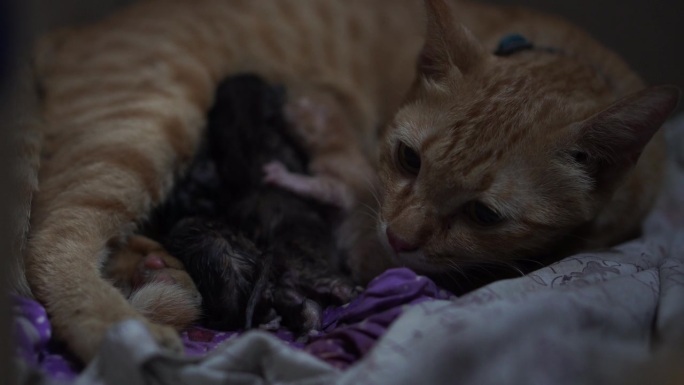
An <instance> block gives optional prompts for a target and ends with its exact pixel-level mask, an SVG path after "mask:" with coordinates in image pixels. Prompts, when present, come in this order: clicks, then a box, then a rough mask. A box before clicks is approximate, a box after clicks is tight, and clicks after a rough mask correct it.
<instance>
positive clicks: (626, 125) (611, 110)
mask: <svg viewBox="0 0 684 385" xmlns="http://www.w3.org/2000/svg"><path fill="white" fill-rule="evenodd" d="M679 94H680V92H679V89H678V88H676V87H673V86H658V87H650V88H647V89H645V90H643V91H641V92H637V93H635V94H633V95H630V96H627V97H625V98H623V99H622V100H619V101H617V102H616V103H614V104H613V105H611V106H610V107H608V108H607V109H605V110H603V111H601V112H599V113H598V114H596V115H594V116H592V117H590V118H589V119H587V120H585V121H583V122H581V123H580V124H579V125H578V126H577V127H578V131H577V132H576V134H577V135H578V141H577V145H578V148H579V149H581V150H580V152H579V153H580V154H581V156H580V160H578V161H579V162H580V163H582V162H589V163H590V164H589V165H588V166H589V169H591V170H593V172H592V174H593V175H592V177H593V178H594V179H595V182H596V184H597V187H598V188H603V187H605V188H611V187H612V186H613V185H614V183H615V182H616V181H618V180H620V179H621V178H622V176H623V175H624V174H625V173H626V172H628V171H629V170H631V169H632V168H633V167H634V166H635V165H636V163H637V161H638V160H639V157H640V155H641V153H642V152H643V151H644V148H645V147H646V145H647V144H648V142H649V141H650V140H651V138H652V137H653V135H655V133H656V132H657V131H658V129H660V127H661V126H662V125H663V124H664V123H665V121H666V120H667V118H668V117H669V116H670V114H671V113H672V112H673V111H674V109H675V108H676V107H677V102H678V100H679Z"/></svg>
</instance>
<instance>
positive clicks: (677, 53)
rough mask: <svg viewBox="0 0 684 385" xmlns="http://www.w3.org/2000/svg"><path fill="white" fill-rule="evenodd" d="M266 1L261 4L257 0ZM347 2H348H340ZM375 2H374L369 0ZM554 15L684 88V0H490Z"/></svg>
mask: <svg viewBox="0 0 684 385" xmlns="http://www.w3.org/2000/svg"><path fill="white" fill-rule="evenodd" d="M255 1H263V0H255ZM342 1H344V0H342ZM369 1H372V0H369ZM36 2H37V5H36V6H37V7H38V9H37V10H38V11H39V12H38V13H39V14H40V17H39V18H37V20H36V22H37V24H38V25H40V26H42V28H43V29H44V28H47V27H48V26H55V25H60V24H64V23H69V22H74V21H83V20H88V19H90V18H94V17H99V16H100V15H103V14H105V13H106V12H108V11H109V10H111V9H113V8H116V7H117V6H119V5H121V4H126V3H130V2H132V0H36ZM488 2H491V3H498V4H518V5H524V6H528V7H531V8H535V9H540V10H544V11H547V12H552V13H555V14H558V15H561V16H563V17H565V18H566V19H568V20H570V21H572V22H574V23H575V24H578V25H580V26H582V27H584V28H585V29H586V30H587V31H589V32H590V33H591V34H592V35H593V36H594V37H595V38H597V39H598V40H599V41H601V42H602V43H604V44H605V45H607V46H608V47H611V48H612V49H614V50H615V51H617V52H618V53H619V54H621V55H622V56H623V57H624V58H625V60H627V62H628V63H629V64H630V65H631V66H632V67H633V68H634V69H635V70H637V72H639V73H640V74H641V75H642V76H643V77H644V78H645V79H646V80H647V81H648V82H649V83H651V84H664V83H670V84H675V85H678V86H679V87H681V88H684V26H683V25H682V24H684V1H682V0H594V1H590V0H556V1H549V0H489V1H488Z"/></svg>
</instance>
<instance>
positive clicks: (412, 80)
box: [25, 0, 677, 359]
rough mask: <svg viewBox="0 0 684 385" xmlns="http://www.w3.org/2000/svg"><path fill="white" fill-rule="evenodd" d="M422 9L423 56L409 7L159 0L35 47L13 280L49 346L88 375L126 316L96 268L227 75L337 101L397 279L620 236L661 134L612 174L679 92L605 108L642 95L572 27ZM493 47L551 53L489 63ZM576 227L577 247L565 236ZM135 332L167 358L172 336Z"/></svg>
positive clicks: (651, 184) (415, 11)
mask: <svg viewBox="0 0 684 385" xmlns="http://www.w3.org/2000/svg"><path fill="white" fill-rule="evenodd" d="M426 4H427V5H428V9H430V10H431V12H429V13H428V15H431V16H430V17H429V18H428V38H427V39H425V37H424V36H425V30H426V28H425V25H426V24H425V17H424V15H425V11H424V6H423V3H422V2H421V1H417V0H385V1H383V0H376V1H362V0H347V1H337V0H308V1H302V0H277V1H269V2H262V1H259V2H257V1H247V0H242V1H237V0H236V1H228V0H223V1H221V0H198V1H182V0H165V1H161V0H159V1H147V2H141V3H139V4H137V5H134V6H133V7H131V8H129V9H127V10H125V11H123V12H120V13H118V14H116V15H114V16H112V17H110V18H109V19H107V20H106V21H104V22H101V23H99V24H97V25H94V26H88V27H83V28H78V29H74V30H70V31H64V32H62V33H58V34H55V35H53V36H52V38H50V39H48V40H46V41H45V42H44V44H43V45H42V46H41V48H40V49H39V51H38V57H37V71H38V76H39V78H40V83H41V86H42V90H43V93H44V95H43V96H44V99H43V100H44V120H45V127H44V128H45V129H44V136H45V143H44V149H43V159H42V161H43V163H42V166H41V170H40V176H39V177H40V191H39V192H38V193H37V195H36V197H35V199H34V202H33V215H32V218H31V225H32V232H31V236H30V241H29V243H28V250H27V253H26V258H25V265H26V272H27V278H28V281H29V284H30V285H31V289H32V291H33V293H34V295H35V296H36V297H37V298H38V299H39V300H41V301H42V302H43V303H45V305H46V307H47V309H48V312H49V313H50V315H51V317H52V321H53V324H54V327H55V331H56V333H57V335H58V336H59V337H60V338H62V339H65V340H66V341H67V342H68V343H69V345H70V347H71V348H72V349H73V350H74V351H75V352H76V353H77V354H78V355H79V356H80V357H82V358H84V359H89V358H90V357H92V356H93V355H94V353H95V351H96V348H97V346H98V345H99V342H100V339H101V337H102V335H103V333H104V331H105V330H106V329H107V328H108V327H109V326H110V325H111V324H112V323H114V322H117V321H121V320H123V319H126V318H138V319H142V317H141V316H140V315H139V314H138V313H136V312H135V311H134V310H133V309H132V308H131V307H130V306H129V305H128V304H127V303H126V301H125V300H124V298H123V297H122V296H121V295H120V294H119V293H118V292H117V291H116V289H114V288H113V287H111V286H110V285H109V284H108V283H107V282H105V281H103V280H102V278H100V276H99V264H100V261H101V260H102V259H104V258H105V257H106V254H107V245H108V244H111V243H112V242H116V241H117V240H120V239H122V238H124V237H125V236H126V235H127V234H129V233H130V232H131V231H133V229H134V228H135V225H136V223H138V221H140V220H141V219H142V218H144V217H145V216H146V215H148V213H149V212H150V211H151V209H152V207H154V206H155V205H156V204H158V203H160V202H161V201H162V200H163V199H164V197H165V196H166V194H167V193H168V192H169V191H170V189H171V186H172V184H173V181H174V179H175V176H176V175H177V174H178V173H179V172H180V171H181V170H183V169H184V167H186V166H187V164H188V163H189V161H190V159H191V158H192V156H193V154H194V152H195V151H196V149H197V146H198V143H199V140H200V137H201V128H202V127H203V125H204V119H205V113H206V111H207V110H208V109H209V107H210V106H211V103H212V95H213V92H214V88H215V87H216V85H217V84H218V82H219V81H220V80H221V79H223V78H225V77H226V76H228V75H230V74H234V73H236V72H242V71H249V72H255V73H258V74H260V75H261V76H263V77H265V78H266V79H267V80H269V81H271V82H277V83H279V84H284V85H285V86H286V87H288V88H289V89H293V90H298V91H297V92H298V94H301V95H307V94H308V93H311V94H317V93H320V92H324V93H329V94H330V95H331V96H332V97H333V98H334V99H335V100H336V101H337V102H339V106H340V108H341V109H342V110H343V111H345V112H346V115H347V117H348V119H347V120H348V122H349V124H350V125H351V126H352V128H353V129H354V132H355V133H356V136H357V138H356V139H357V140H355V141H354V142H353V143H344V144H341V146H351V147H355V146H356V148H357V149H358V150H359V151H361V152H363V153H364V154H365V155H366V156H367V157H368V159H370V160H371V161H372V162H373V163H375V160H376V159H379V163H378V164H379V166H378V167H379V174H380V180H381V186H382V187H381V189H380V195H381V199H382V205H381V208H380V218H379V224H378V226H377V227H378V229H379V230H380V239H381V241H382V243H384V244H385V246H386V247H385V249H386V250H387V251H388V253H386V254H393V255H394V256H395V259H396V260H397V261H398V262H399V263H403V264H407V265H409V266H412V267H414V268H417V269H419V270H423V271H428V272H429V271H433V272H434V271H443V270H448V269H451V268H459V266H460V265H461V264H472V263H475V262H478V260H479V259H485V260H486V259H501V260H506V259H509V258H514V257H518V258H519V257H525V255H526V253H528V252H529V253H534V254H538V253H540V252H541V253H543V252H548V253H551V252H554V249H555V246H554V245H555V244H556V242H566V241H568V239H572V238H573V237H574V239H577V240H578V241H577V242H575V243H572V244H571V245H570V246H571V247H570V248H568V249H565V250H562V253H565V252H568V251H569V250H570V249H572V250H574V249H577V248H578V247H580V248H582V247H588V246H591V247H593V246H604V245H608V244H612V243H614V242H617V241H619V240H622V239H624V238H625V237H627V236H629V235H631V234H633V233H634V232H635V231H637V230H638V227H639V222H640V220H641V218H642V217H643V215H644V213H645V212H646V210H648V208H649V207H650V205H651V203H652V201H653V199H654V197H655V195H656V193H657V185H658V181H659V179H660V173H659V172H658V171H659V170H660V168H661V162H662V160H663V155H662V152H663V147H662V138H661V137H660V136H659V135H656V136H655V138H654V140H653V141H651V143H650V145H649V146H648V147H646V150H644V151H643V155H642V156H641V159H640V161H639V163H638V165H637V166H636V170H635V171H634V172H631V173H630V172H629V171H630V170H631V167H632V166H633V164H634V162H636V160H637V159H638V158H639V154H640V153H641V152H642V150H643V148H644V146H645V145H646V143H647V142H648V141H649V139H650V138H651V136H652V135H653V133H654V132H655V131H656V130H657V128H658V127H659V126H660V124H662V122H663V121H664V119H665V117H666V116H667V114H668V113H669V112H670V111H671V109H672V108H674V103H676V99H677V95H676V93H675V92H674V91H673V90H671V89H669V88H659V89H652V90H649V91H646V92H644V93H641V94H638V95H637V96H635V97H632V98H631V99H628V100H624V101H623V102H621V103H618V104H614V103H615V102H616V101H618V100H620V99H621V98H624V97H626V96H627V95H630V94H633V93H635V92H637V91H639V90H640V89H642V88H643V87H644V84H643V83H642V81H641V80H640V79H639V77H638V76H637V75H635V74H634V73H633V72H631V71H630V70H629V68H628V67H627V66H626V65H625V64H624V63H623V62H622V61H621V60H620V59H619V58H618V57H617V56H616V55H614V54H613V53H611V52H610V51H608V50H606V49H605V48H604V47H602V46H601V45H600V44H598V43H596V42H595V41H593V40H591V39H590V38H589V37H588V36H587V35H586V34H585V33H583V32H582V31H580V30H579V29H577V28H575V27H573V26H570V25H568V24H566V23H564V22H561V21H559V20H557V19H555V18H551V17H548V16H545V15H541V14H537V13H533V12H529V11H525V10H519V9H507V8H496V7H488V6H481V5H476V4H471V3H464V2H449V4H451V5H453V6H452V7H451V10H449V9H448V8H447V7H446V5H445V4H444V3H442V1H439V0H429V1H426ZM456 19H458V20H460V21H462V22H463V23H464V25H466V26H467V27H468V28H469V29H470V30H472V32H473V34H474V35H475V36H476V37H477V40H479V41H480V43H478V42H477V41H476V40H475V39H474V38H473V36H472V35H470V33H468V32H467V31H465V30H464V29H462V28H461V27H460V26H459V25H458V24H457V23H456ZM508 33H520V34H522V35H525V36H526V37H527V38H528V39H529V40H530V41H532V42H534V43H535V44H537V45H538V46H541V47H553V48H555V49H557V50H560V52H561V53H558V52H556V53H550V52H546V51H542V50H537V51H534V50H533V51H527V52H521V53H519V54H515V55H512V56H510V57H506V58H502V57H494V56H493V55H492V54H491V52H493V51H494V50H495V49H496V46H497V44H498V41H499V40H500V39H501V37H502V36H504V35H506V34H508ZM421 47H422V48H423V49H422V51H421ZM421 52H422V54H421ZM417 61H418V62H419V69H418V72H416V62H417ZM416 74H418V75H419V76H416ZM407 94H408V96H407ZM402 101H404V103H403V104H402ZM400 106H402V108H401V109H400V110H399V112H398V114H397V115H396V116H395V117H394V118H393V116H394V113H395V112H396V111H397V110H398V109H399V107H400ZM610 106H612V107H610ZM609 107H610V108H609ZM601 111H604V113H600V112H601ZM592 117H593V118H592ZM387 123H389V125H387ZM616 123H617V124H616ZM601 128H604V129H605V130H604V131H601ZM611 128H616V130H611ZM625 130H626V131H625ZM315 146H316V144H315V143H313V144H312V147H311V148H310V150H311V149H312V148H313V149H315ZM352 152H353V151H352ZM623 154H624V155H625V156H624V157H622V155H623ZM615 165H617V166H619V167H616V168H615V169H614V170H613V169H612V168H611V169H610V170H609V171H610V172H608V171H606V170H605V169H604V166H611V167H612V166H615ZM345 178H349V179H350V180H352V181H353V180H354V178H355V176H354V175H343V176H341V179H343V180H344V179H345ZM624 178H627V179H626V182H625V183H624V184H621V182H622V181H623V179H624ZM349 184H351V185H354V183H349ZM357 185H358V183H357ZM620 186H623V187H620ZM618 187H620V188H619V189H618V191H617V192H616V193H615V194H613V192H614V190H615V189H617V188H618ZM361 195H363V194H360V195H359V196H361ZM624 207H629V208H630V211H631V213H630V215H629V216H625V215H624ZM464 213H465V215H461V214H464ZM468 216H469V217H471V218H478V219H477V221H479V220H481V219H483V218H484V219H486V222H487V224H488V226H482V227H487V228H486V229H481V228H479V227H477V226H472V221H471V222H468V220H467V219H466V220H463V218H462V217H468ZM504 217H505V218H504ZM504 219H505V220H504ZM499 220H501V221H499ZM493 222H497V223H494V224H493V226H494V225H496V226H498V227H496V228H494V227H490V226H489V225H492V223H493ZM499 222H501V223H499ZM580 227H581V228H585V229H588V230H585V231H583V232H582V233H581V234H575V232H577V231H579V230H578V229H579V228H580ZM366 241H367V240H366ZM366 241H364V242H366ZM368 242H370V243H371V244H372V243H373V242H372V240H371V241H368ZM364 250H366V254H365V255H364V254H363V253H358V255H357V256H356V257H352V261H350V265H352V267H353V268H354V269H356V270H357V271H356V272H357V274H358V275H359V276H361V277H363V278H368V277H371V276H372V275H373V274H374V273H375V272H377V265H386V263H376V262H375V261H374V260H370V259H369V257H372V258H373V259H377V260H378V261H383V260H384V259H383V258H384V257H382V256H380V255H369V252H368V250H378V249H372V248H370V247H369V248H365V249H364ZM354 258H355V259H354ZM75 282H78V285H79V286H78V287H76V286H75V284H74V283H75ZM150 327H151V330H152V333H153V335H154V336H155V337H156V338H157V339H158V340H159V341H160V342H162V343H164V344H165V345H167V346H169V347H177V346H178V338H177V337H176V335H175V333H174V332H173V331H172V330H171V329H169V328H166V327H163V326H160V325H150Z"/></svg>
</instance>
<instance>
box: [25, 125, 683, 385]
mask: <svg viewBox="0 0 684 385" xmlns="http://www.w3.org/2000/svg"><path fill="white" fill-rule="evenodd" d="M668 135H669V136H668V138H669V140H668V141H669V144H670V146H671V153H672V157H671V158H672V162H671V165H672V167H671V170H670V178H669V179H668V185H667V188H666V189H665V191H664V193H663V196H662V197H661V200H660V201H659V203H658V205H657V207H656V208H655V209H654V211H653V213H652V214H651V215H650V216H649V218H648V219H647V220H646V222H645V224H644V234H643V236H642V237H641V238H640V239H637V240H634V241H631V242H628V243H625V244H623V245H619V246H617V247H615V248H612V249H610V250H604V251H600V252H590V253H583V254H579V255H575V256H572V257H569V258H565V259H563V260H562V261H560V262H557V263H554V264H552V265H550V266H547V267H544V268H542V269H539V270H537V271H535V272H533V273H531V274H528V275H526V276H523V277H520V278H515V279H509V280H503V281H498V282H494V283H492V284H490V285H488V286H485V287H483V288H481V289H478V290H475V291H473V292H471V293H468V294H466V295H464V296H461V297H459V298H449V299H443V298H442V297H443V296H446V293H442V292H440V291H439V289H437V288H436V287H434V286H433V285H432V284H431V282H429V280H426V279H424V278H419V276H416V275H413V273H411V272H410V271H407V270H405V269H399V270H392V271H389V272H388V273H387V274H390V275H392V274H396V275H399V276H401V277H404V278H405V279H408V281H411V280H413V282H414V284H416V285H417V284H418V283H420V284H421V285H425V287H426V288H429V289H428V290H427V291H424V290H423V289H419V292H420V294H419V295H418V296H415V295H409V298H407V300H406V301H403V303H405V304H402V305H399V302H402V301H399V302H396V303H392V304H390V303H385V302H384V301H385V299H384V298H383V296H382V294H381V295H380V296H377V293H388V291H389V292H392V290H399V291H398V292H397V293H395V294H396V295H397V298H399V297H402V296H403V295H405V294H406V293H409V292H411V290H413V289H411V290H407V291H401V287H402V285H399V286H388V287H386V288H383V287H385V286H384V285H385V283H386V281H385V280H384V279H382V278H381V279H378V280H376V281H374V284H375V286H371V287H369V288H368V291H367V292H366V293H365V295H366V296H367V297H360V298H359V300H358V301H359V302H357V303H356V305H355V306H356V307H354V308H352V305H353V304H352V305H349V306H348V307H347V308H340V309H331V310H329V312H327V313H326V317H329V318H326V320H327V321H326V322H330V323H327V324H326V328H329V329H326V330H324V333H322V336H319V337H320V338H317V337H314V338H312V339H311V340H310V341H308V345H307V344H304V345H303V346H295V345H296V344H293V343H292V342H291V341H288V340H287V338H285V340H283V339H282V338H279V336H278V333H276V334H270V333H266V332H263V331H250V332H248V333H244V334H243V335H240V336H237V337H235V336H233V337H231V336H225V338H224V336H221V337H220V338H223V339H224V340H226V341H227V342H225V343H223V344H219V345H218V346H216V347H214V348H213V350H211V352H209V353H208V354H206V355H203V356H199V357H194V358H193V357H185V358H179V357H173V356H170V355H168V354H167V353H165V352H163V351H162V350H161V349H160V348H159V347H157V346H156V345H155V343H154V341H153V340H152V339H151V338H150V336H149V335H148V334H147V332H146V330H145V329H144V328H143V327H142V325H141V324H139V323H137V322H135V321H128V322H125V323H122V324H119V325H117V326H115V327H114V328H112V330H110V332H109V334H108V336H107V339H106V341H105V343H104V344H103V346H102V349H101V351H100V353H99V355H98V357H97V358H96V359H95V360H94V361H93V362H91V363H90V364H89V365H88V367H86V368H85V369H84V370H83V371H82V373H81V374H80V375H78V376H77V377H76V379H75V380H73V381H71V382H72V383H75V384H123V383H125V384H131V385H137V384H207V385H212V384H228V383H230V384H250V385H251V384H265V383H279V384H302V385H304V384H306V385H309V384H383V385H384V384H455V383H457V384H465V385H468V384H473V385H474V384H478V385H480V384H504V383H505V384H520V385H531V384H544V385H546V384H558V385H563V384H568V385H570V384H605V383H623V380H624V379H629V376H630V370H632V369H633V368H635V367H637V366H638V365H640V364H642V363H644V362H646V361H648V360H649V359H651V358H652V357H653V356H654V354H655V353H654V352H656V351H658V350H660V349H664V348H667V347H681V346H684V118H681V119H679V120H678V121H677V122H675V123H672V124H671V125H670V128H669V130H668ZM416 287H417V286H416ZM386 290H388V291H386ZM373 293H376V294H373ZM370 298H373V299H374V301H375V302H374V304H375V305H369V304H370V302H364V301H369V300H370ZM421 298H422V299H421ZM426 298H427V299H426ZM367 304H368V307H366V305H367ZM376 316H377V317H378V318H374V317H376ZM394 318H396V320H394V322H392V320H393V319H394ZM371 319H373V320H374V321H372V322H371ZM331 320H336V321H331ZM41 330H42V329H41ZM41 333H42V334H41ZM188 333H189V334H188V337H185V338H189V336H190V333H193V332H192V331H189V332H188ZM33 334H34V335H38V336H46V337H49V333H48V334H46V332H44V331H43V332H41V331H40V330H37V331H36V332H35V333H33ZM213 338H219V337H218V336H212V337H211V338H209V337H206V340H207V341H208V342H205V343H211V342H213ZM193 343H195V344H198V343H199V342H198V341H193ZM201 346H204V345H196V346H195V347H194V349H197V351H204V350H210V349H208V348H207V349H204V348H202V347H201ZM339 348H341V350H340V349H339ZM203 349H204V350H203ZM24 353H27V352H24ZM24 359H26V360H29V361H30V360H34V361H31V362H38V361H35V360H36V356H35V352H34V353H30V352H29V354H27V355H26V357H25V358H24ZM353 362H355V363H354V364H353V365H351V366H348V365H349V364H351V363H353ZM345 367H346V368H347V369H345V370H341V369H339V368H345ZM45 370H46V372H49V369H45ZM37 376H40V375H37ZM42 381H43V383H53V382H54V377H50V376H48V375H43V380H42ZM34 383H35V382H34Z"/></svg>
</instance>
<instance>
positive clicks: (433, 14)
mask: <svg viewBox="0 0 684 385" xmlns="http://www.w3.org/2000/svg"><path fill="white" fill-rule="evenodd" d="M425 8H426V9H425V10H426V16H427V26H426V28H427V30H426V36H425V45H424V46H423V50H422V52H421V54H420V56H419V58H418V72H419V73H420V74H421V75H423V76H424V77H426V78H428V79H431V80H435V81H439V80H441V79H443V78H445V77H447V76H448V75H449V74H452V73H460V74H461V75H462V74H465V73H467V72H469V71H471V70H472V69H473V68H474V67H475V66H476V65H477V64H478V63H479V62H480V61H481V60H482V58H483V57H485V56H486V51H485V49H484V48H483V47H482V45H481V44H480V42H479V41H478V40H477V39H476V38H475V36H473V34H472V33H471V32H470V31H469V30H468V29H467V28H466V27H465V26H463V25H462V24H460V23H458V22H457V21H456V20H455V17H454V15H453V13H452V10H451V8H450V7H449V4H448V3H447V2H446V1H445V0H425Z"/></svg>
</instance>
